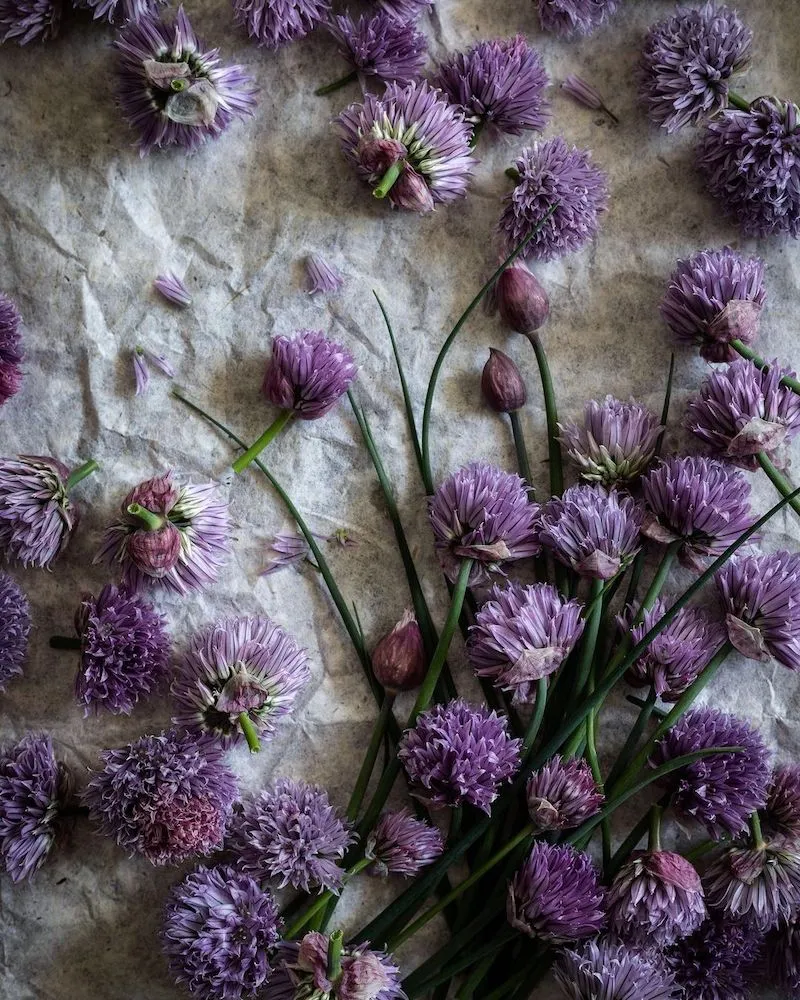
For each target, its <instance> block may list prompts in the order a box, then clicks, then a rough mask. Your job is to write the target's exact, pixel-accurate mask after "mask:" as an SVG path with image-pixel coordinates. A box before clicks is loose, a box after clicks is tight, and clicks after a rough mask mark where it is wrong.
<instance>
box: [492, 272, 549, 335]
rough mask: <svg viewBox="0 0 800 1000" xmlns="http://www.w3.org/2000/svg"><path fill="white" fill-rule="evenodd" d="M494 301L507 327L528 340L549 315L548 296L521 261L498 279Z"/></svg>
mask: <svg viewBox="0 0 800 1000" xmlns="http://www.w3.org/2000/svg"><path fill="white" fill-rule="evenodd" d="M495 298H496V301H497V311H498V312H499V313H500V318H501V319H502V320H503V322H504V323H505V324H506V326H509V327H511V329H512V330H516V332H517V333H521V334H522V335H523V336H525V337H527V336H529V335H530V334H531V333H534V332H535V331H536V330H538V329H539V327H541V326H543V325H544V323H545V322H546V321H547V317H548V316H549V315H550V300H549V299H548V297H547V292H546V291H545V290H544V288H542V286H541V285H540V284H539V280H538V279H537V277H536V275H535V274H533V273H532V272H531V271H529V270H528V268H527V267H526V266H525V264H523V263H522V262H521V261H514V263H513V264H510V265H509V266H508V267H507V268H506V269H505V271H503V273H502V274H501V275H500V277H499V278H498V279H497V284H496V286H495Z"/></svg>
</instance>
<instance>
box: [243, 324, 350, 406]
mask: <svg viewBox="0 0 800 1000" xmlns="http://www.w3.org/2000/svg"><path fill="white" fill-rule="evenodd" d="M357 372H358V369H357V368H356V365H355V362H354V361H353V356H352V354H351V353H350V352H349V351H348V350H347V348H346V347H342V345H341V344H337V343H335V341H333V340H328V338H327V337H326V336H325V335H324V334H323V333H320V332H319V331H318V330H298V332H297V334H296V335H295V336H294V337H292V338H290V337H273V338H272V357H271V358H270V360H269V364H268V365H267V370H266V372H265V374H264V382H263V385H262V386H261V391H262V392H263V393H264V395H265V396H266V397H267V399H268V400H269V401H270V403H273V404H274V405H275V406H279V407H280V408H281V409H282V410H293V411H294V414H295V416H296V417H299V418H300V419H301V420H318V419H319V418H320V417H324V416H325V414H326V413H327V412H328V410H330V409H332V408H333V406H334V405H335V404H336V403H337V402H338V400H339V398H340V397H341V396H343V395H344V394H345V393H346V392H347V390H348V389H349V388H350V385H351V383H352V381H353V379H354V378H355V377H356V374H357Z"/></svg>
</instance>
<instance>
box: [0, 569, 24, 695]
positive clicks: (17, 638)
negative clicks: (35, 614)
mask: <svg viewBox="0 0 800 1000" xmlns="http://www.w3.org/2000/svg"><path fill="white" fill-rule="evenodd" d="M30 634H31V607H30V604H29V603H28V598H27V597H26V596H25V594H24V592H23V590H22V588H21V587H20V586H19V584H18V583H17V582H16V581H15V580H14V579H13V578H12V577H10V576H9V575H8V573H0V691H5V689H6V688H7V687H8V684H9V682H10V681H12V680H13V679H14V678H15V677H21V676H22V667H23V665H24V664H25V661H26V659H27V658H28V639H29V638H30Z"/></svg>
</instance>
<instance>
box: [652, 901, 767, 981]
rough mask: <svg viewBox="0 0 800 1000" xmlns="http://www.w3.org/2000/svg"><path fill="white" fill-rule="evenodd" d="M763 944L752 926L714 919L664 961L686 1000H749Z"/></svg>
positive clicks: (678, 945) (679, 942)
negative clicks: (754, 970) (754, 969)
mask: <svg viewBox="0 0 800 1000" xmlns="http://www.w3.org/2000/svg"><path fill="white" fill-rule="evenodd" d="M763 941H764V936H763V934H762V933H761V932H760V931H759V930H757V929H756V928H755V927H753V925H752V924H749V923H745V922H743V921H741V920H731V919H730V918H728V917H727V916H726V917H723V916H720V915H715V916H712V917H709V919H708V920H706V922H705V923H704V924H703V925H702V926H701V927H700V929H699V930H697V931H695V932H694V934H691V935H690V936H689V937H686V938H682V939H681V940H680V941H678V942H677V944H675V945H674V946H673V947H672V948H670V949H669V950H668V951H667V952H666V955H665V957H666V961H667V965H668V966H669V968H670V969H671V971H672V972H673V973H674V975H675V983H676V985H677V986H678V987H679V988H680V989H682V990H683V993H681V996H685V997H686V998H687V1000H688V998H690V997H691V1000H750V997H751V992H750V978H751V973H752V970H753V966H754V965H755V963H756V961H757V959H758V958H759V955H760V952H761V949H762V945H763ZM637 1000H638V998H637Z"/></svg>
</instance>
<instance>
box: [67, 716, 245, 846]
mask: <svg viewBox="0 0 800 1000" xmlns="http://www.w3.org/2000/svg"><path fill="white" fill-rule="evenodd" d="M101 756H102V760H103V764H104V767H103V770H102V771H99V772H97V773H96V774H95V775H94V777H93V778H92V779H91V781H90V782H89V784H88V786H87V788H86V790H85V792H84V795H83V800H84V802H85V804H86V805H87V806H88V807H89V812H90V815H91V817H92V819H93V820H94V822H95V824H96V825H97V828H98V829H99V831H100V832H101V833H102V834H104V835H105V836H107V837H112V838H113V839H114V840H115V841H116V842H117V844H119V846H120V847H121V848H122V849H123V850H125V851H128V852H130V853H131V854H141V855H143V856H144V857H145V858H147V860H148V861H150V862H151V863H152V864H154V865H177V864H180V863H181V862H183V861H186V860H188V859H189V858H191V857H194V856H195V855H197V854H210V853H211V852H212V851H216V850H218V849H219V848H220V847H222V839H223V835H224V833H225V826H226V823H227V822H228V819H229V817H230V813H231V808H232V806H233V802H234V800H235V799H236V797H237V786H236V778H235V777H234V775H233V774H232V773H231V771H229V770H228V768H227V767H226V765H225V763H224V752H223V750H222V748H221V747H220V746H219V744H218V743H217V741H216V740H214V739H212V738H211V737H208V736H197V735H196V734H194V733H188V732H179V731H177V730H174V729H173V730H169V731H168V732H166V733H161V735H159V736H142V737H140V738H139V739H138V740H135V741H134V742H133V743H129V744H128V745H127V746H124V747H121V748H120V749H118V750H104V751H103V753H102V754H101Z"/></svg>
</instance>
